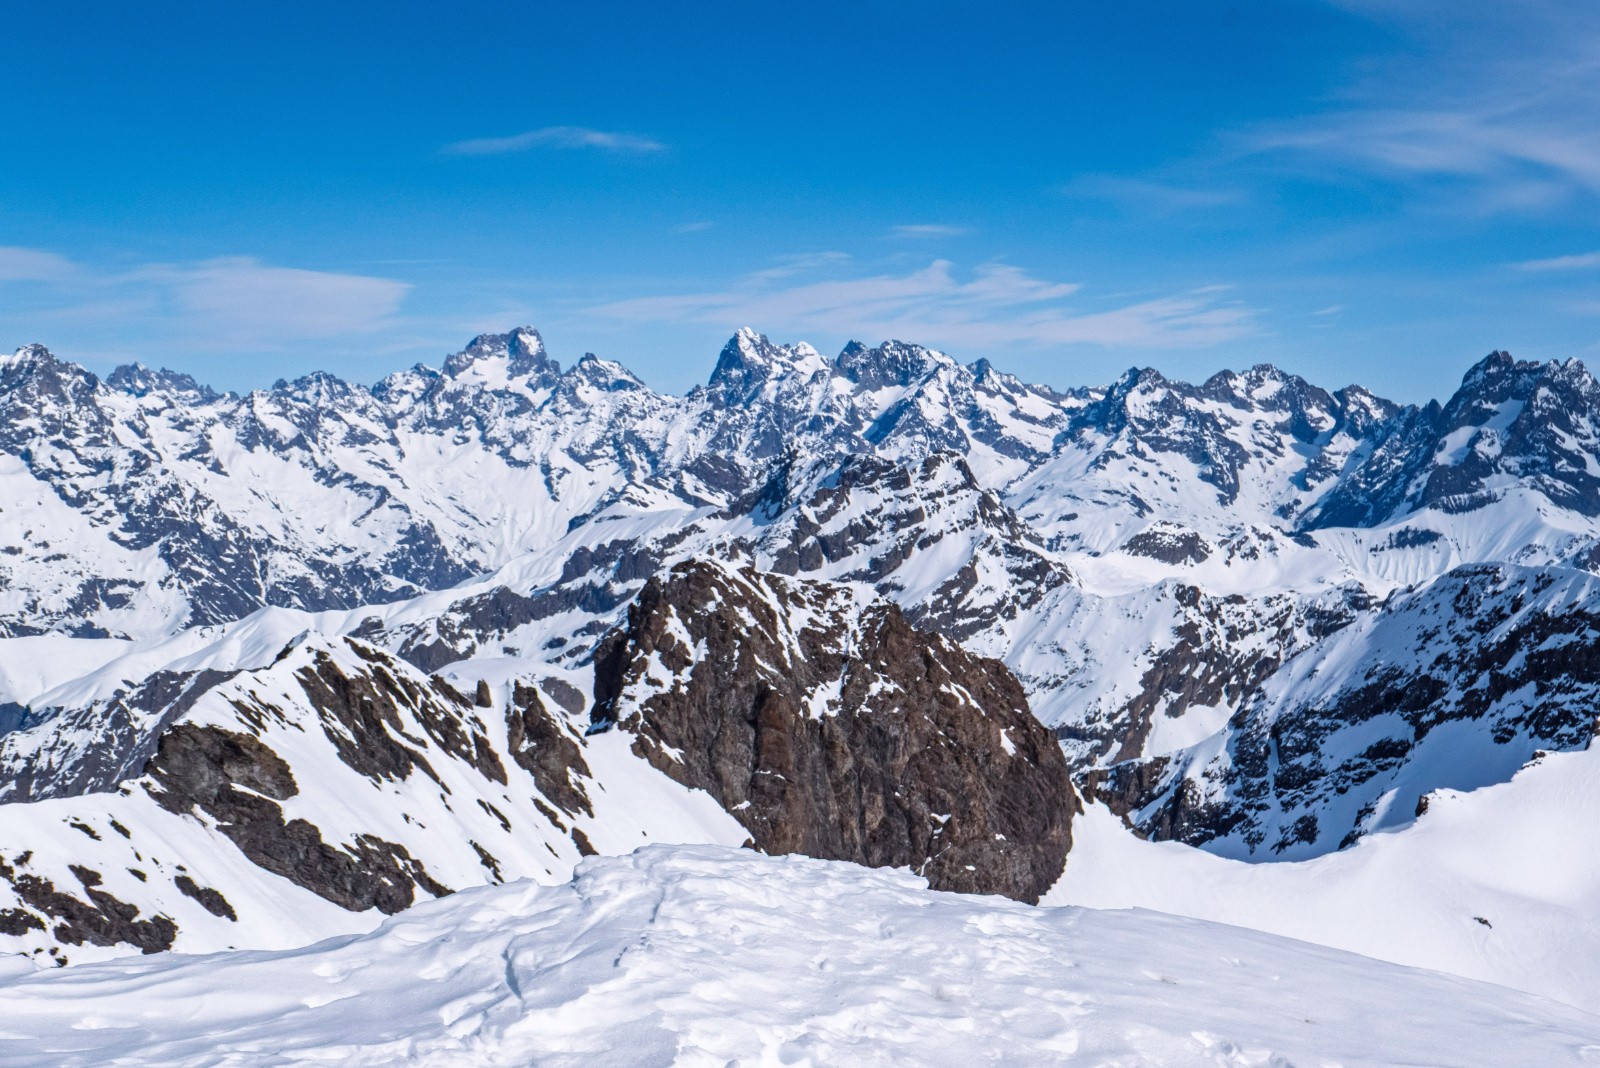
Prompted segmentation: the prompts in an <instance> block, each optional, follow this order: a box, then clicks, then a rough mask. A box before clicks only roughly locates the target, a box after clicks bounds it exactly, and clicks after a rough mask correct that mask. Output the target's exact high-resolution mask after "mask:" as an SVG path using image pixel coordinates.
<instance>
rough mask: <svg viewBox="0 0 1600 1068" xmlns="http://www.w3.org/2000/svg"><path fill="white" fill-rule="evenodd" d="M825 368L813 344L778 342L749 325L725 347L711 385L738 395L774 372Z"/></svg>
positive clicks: (754, 386) (766, 378)
mask: <svg viewBox="0 0 1600 1068" xmlns="http://www.w3.org/2000/svg"><path fill="white" fill-rule="evenodd" d="M823 367H824V361H823V359H822V357H821V355H820V354H819V353H818V352H817V350H816V349H814V348H812V347H811V346H810V345H807V344H805V343H804V342H801V343H800V344H797V345H778V344H775V343H773V342H772V341H770V340H768V338H767V336H766V335H765V334H758V333H756V331H754V330H752V329H751V328H750V327H748V326H746V327H741V328H740V329H739V331H738V333H736V334H734V335H733V336H732V337H731V338H729V339H728V343H727V344H726V345H724V346H722V352H721V353H719V354H718V356H717V364H716V366H715V367H714V368H712V371H711V378H710V380H709V382H708V384H709V385H710V386H711V387H712V388H713V389H715V388H718V387H720V388H722V389H723V390H725V391H727V392H729V393H733V394H735V395H747V394H749V393H751V392H752V391H753V390H755V389H757V388H759V387H760V386H761V385H762V384H763V383H765V382H766V381H767V380H768V379H769V378H772V377H773V376H774V375H775V374H779V373H783V372H793V373H799V374H801V375H808V374H813V373H815V372H817V371H820V370H822V369H823Z"/></svg>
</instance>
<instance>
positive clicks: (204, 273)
mask: <svg viewBox="0 0 1600 1068" xmlns="http://www.w3.org/2000/svg"><path fill="white" fill-rule="evenodd" d="M145 273H146V274H147V276H148V277H150V278H151V279H152V280H154V281H156V282H158V283H160V284H165V285H166V286H167V287H169V288H170V291H171V295H172V298H173V300H174V302H175V304H176V305H177V307H178V308H179V309H180V311H181V314H182V315H183V317H184V318H185V319H186V320H188V321H189V323H190V324H191V325H192V326H194V327H196V328H199V329H202V330H204V331H205V332H206V333H207V334H208V335H209V336H211V337H214V338H217V339H218V340H219V341H223V342H225V343H228V344H231V345H239V346H248V345H250V344H252V343H254V344H264V345H266V346H271V345H274V344H278V343H281V342H283V341H290V340H299V339H312V338H328V337H338V336H341V335H345V334H361V333H370V332H372V331H374V330H377V329H379V328H381V327H382V326H384V325H386V323H387V321H388V319H389V317H390V316H392V315H394V313H395V312H396V311H398V310H399V308H400V303H401V301H402V300H404V299H405V295H406V293H408V292H409V291H410V289H411V286H410V285H408V284H407V283H405V282H398V281H395V280H394V279H390V278H374V277H370V276H367V275H357V274H340V273H337V272H332V271H308V270H304V269H301V268H297V267H274V266H271V265H268V264H264V263H261V262H259V261H257V260H254V259H250V258H247V257H229V258H225V259H214V260H207V261H205V262H203V263H196V264H190V265H185V266H177V267H153V268H148V269H147V270H146V272H145Z"/></svg>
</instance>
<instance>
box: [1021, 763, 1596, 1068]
mask: <svg viewBox="0 0 1600 1068" xmlns="http://www.w3.org/2000/svg"><path fill="white" fill-rule="evenodd" d="M1596 826H1600V750H1596V749H1587V750H1582V751H1579V752H1571V753H1549V754H1545V755H1543V756H1541V757H1540V758H1539V759H1538V760H1536V761H1535V762H1534V763H1532V764H1531V765H1529V766H1528V767H1526V768H1524V769H1523V770H1522V771H1520V772H1519V773H1517V774H1516V776H1515V777H1514V778H1511V779H1510V781H1509V782H1504V783H1499V784H1496V785H1492V786H1485V787H1482V788H1480V789H1476V790H1472V791H1470V792H1461V791H1455V790H1439V791H1436V792H1434V793H1431V794H1429V795H1428V804H1427V811H1426V812H1424V813H1423V814H1422V816H1420V817H1419V818H1418V819H1417V820H1416V822H1415V823H1412V824H1410V825H1408V826H1406V827H1404V828H1403V829H1400V830H1396V831H1389V832H1383V833H1376V834H1369V835H1367V836H1366V837H1364V838H1362V839H1361V840H1360V841H1359V842H1357V843H1356V844H1355V845H1354V846H1353V847H1352V848H1349V849H1346V850H1343V851H1341V852H1338V853H1330V854H1327V855H1324V856H1320V857H1316V858H1314V859H1311V860H1303V861H1294V862H1283V861H1280V862H1277V863H1264V864H1263V863H1245V862H1242V861H1236V860H1228V859H1224V858H1222V857H1218V856H1214V855H1212V854H1210V853H1206V852H1203V851H1201V850H1197V849H1193V848H1190V847H1187V846H1184V845H1180V844H1178V843H1175V842H1148V841H1143V840H1141V839H1139V838H1136V837H1135V836H1134V835H1132V834H1131V833H1130V832H1129V831H1127V830H1126V829H1125V828H1124V827H1123V826H1122V824H1121V823H1120V822H1119V821H1118V820H1117V819H1116V818H1115V817H1114V816H1112V815H1111V814H1110V813H1109V812H1108V811H1107V810H1106V809H1105V808H1104V807H1103V806H1099V805H1092V806H1089V807H1088V810H1087V812H1086V813H1085V815H1084V816H1083V817H1082V818H1081V819H1079V820H1078V821H1077V822H1076V823H1075V824H1074V825H1073V849H1072V855H1071V857H1070V858H1069V861H1068V863H1067V869H1066V873H1065V874H1064V875H1063V877H1062V879H1061V881H1060V882H1059V883H1058V884H1057V885H1056V887H1055V888H1054V889H1052V890H1051V891H1050V893H1049V894H1048V895H1047V896H1046V898H1045V901H1046V902H1049V903H1057V904H1068V903H1070V904H1075V905H1088V906H1093V907H1096V908H1147V909H1157V910H1160V911H1162V912H1169V913H1175V914H1178V915H1183V916H1195V917H1200V918H1203V919H1208V920H1216V921H1219V922H1223V923H1234V924H1239V925H1240V926H1244V927H1252V928H1255V929H1257V930H1261V931H1268V932H1272V933H1274V934H1280V935H1286V936H1288V937H1291V938H1299V939H1304V940H1306V941H1308V942H1316V943H1318V944H1321V945H1327V946H1335V947H1338V948H1340V949H1347V950H1351V951H1353V952H1356V953H1362V954H1366V955H1368V956H1372V957H1377V958H1379V959H1381V960H1387V961H1394V962H1396V963H1399V964H1407V965H1413V966H1416V967H1424V968H1433V969H1437V970H1439V971H1445V972H1450V973H1452V974H1454V975H1462V976H1468V977H1471V978H1475V979H1482V980H1486V981H1489V982H1493V983H1499V984H1503V985H1505V986H1509V987H1515V988H1517V989H1520V990H1526V991H1530V992H1532V993H1536V994H1540V995H1543V996H1545V997H1549V998H1554V999H1556V1000H1559V1001H1564V1002H1567V1003H1568V1004H1572V1005H1576V1006H1579V1007H1581V1008H1584V1009H1587V1010H1589V1011H1591V1012H1597V1011H1600V841H1597V840H1596V838H1595V834H1594V828H1595V827H1596ZM1525 1063H1531V1062H1525Z"/></svg>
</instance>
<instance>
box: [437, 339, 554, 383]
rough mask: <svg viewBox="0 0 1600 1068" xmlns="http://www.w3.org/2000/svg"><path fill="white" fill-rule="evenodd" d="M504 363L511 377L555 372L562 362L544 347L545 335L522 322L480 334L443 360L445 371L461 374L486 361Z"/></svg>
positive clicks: (536, 375) (452, 375) (446, 372)
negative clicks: (558, 361)
mask: <svg viewBox="0 0 1600 1068" xmlns="http://www.w3.org/2000/svg"><path fill="white" fill-rule="evenodd" d="M486 361H487V362H490V363H500V362H503V363H504V365H505V368H504V369H505V374H507V375H508V376H510V377H512V378H532V377H543V376H552V377H553V376H555V375H558V374H560V373H561V365H560V364H558V363H557V362H556V361H555V360H553V359H551V358H550V356H549V354H548V353H547V352H546V351H545V347H544V338H543V337H541V336H540V335H539V331H537V330H535V329H534V328H533V327H531V326H519V327H516V328H514V329H512V330H509V331H507V332H506V333H504V334H479V335H478V336H477V337H475V338H473V339H472V340H471V341H470V342H468V343H467V347H466V348H464V349H462V350H461V351H460V352H458V353H456V354H455V355H453V356H451V357H450V358H449V359H447V360H446V361H445V363H444V374H445V375H446V376H448V377H450V378H458V377H461V376H464V375H467V374H468V373H470V372H472V371H473V369H474V368H478V369H479V370H480V372H481V370H482V368H480V367H479V365H480V364H483V363H485V362H486Z"/></svg>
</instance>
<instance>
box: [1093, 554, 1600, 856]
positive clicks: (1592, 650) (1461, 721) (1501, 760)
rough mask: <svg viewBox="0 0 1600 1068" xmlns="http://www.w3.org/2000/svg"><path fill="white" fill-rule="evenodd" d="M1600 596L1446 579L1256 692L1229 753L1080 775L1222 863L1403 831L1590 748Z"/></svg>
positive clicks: (1306, 655) (1244, 705)
mask: <svg viewBox="0 0 1600 1068" xmlns="http://www.w3.org/2000/svg"><path fill="white" fill-rule="evenodd" d="M1597 600H1600V583H1597V581H1596V580H1595V579H1594V578H1593V577H1592V576H1589V575H1586V574H1583V573H1581V572H1576V571H1565V572H1561V571H1554V570H1545V569H1537V570H1536V569H1525V568H1517V567H1513V566H1510V565H1475V566H1471V567H1462V568H1457V569H1456V570H1455V571H1452V572H1451V573H1450V574H1448V575H1446V576H1445V577H1444V578H1442V579H1440V580H1438V581H1437V582H1435V583H1434V584H1432V585H1431V586H1429V587H1427V588H1425V589H1423V590H1420V591H1417V592H1414V593H1410V594H1406V595H1402V596H1398V597H1395V598H1393V599H1392V601H1391V602H1389V603H1387V604H1385V605H1383V606H1382V607H1381V608H1379V609H1378V610H1376V611H1373V612H1371V613H1369V614H1368V615H1367V616H1366V617H1364V618H1362V619H1360V620H1359V621H1357V622H1356V623H1353V624H1351V625H1349V626H1348V627H1347V628H1345V629H1343V630H1341V631H1339V632H1338V633H1337V634H1335V635H1334V636H1333V637H1332V639H1331V640H1329V641H1327V642H1326V643H1324V644H1322V645H1320V646H1318V647H1316V648H1315V649H1314V650H1312V651H1308V652H1303V653H1301V654H1300V655H1298V656H1295V657H1292V658H1290V659H1289V660H1288V661H1287V662H1286V663H1285V664H1284V665H1283V666H1282V668H1281V669H1279V670H1276V671H1274V672H1273V673H1272V674H1271V675H1270V677H1263V678H1261V679H1259V680H1256V681H1255V682H1252V683H1251V684H1250V685H1251V689H1250V690H1249V691H1248V692H1247V693H1246V694H1245V695H1244V697H1243V700H1242V702H1241V707H1240V709H1239V711H1238V712H1237V713H1235V714H1234V716H1233V718H1232V721H1231V722H1230V724H1229V732H1228V735H1227V736H1226V738H1225V740H1224V741H1225V744H1223V745H1221V746H1219V745H1217V744H1214V743H1213V742H1205V743H1202V744H1200V745H1197V746H1193V747H1190V748H1186V749H1183V750H1179V751H1177V752H1175V753H1171V754H1167V755H1160V756H1145V757H1141V758H1137V759H1132V760H1123V761H1121V762H1118V763H1114V764H1112V765H1111V766H1109V767H1105V768H1099V769H1094V770H1091V771H1089V772H1087V773H1086V774H1085V775H1084V776H1083V777H1082V784H1083V787H1084V791H1085V794H1086V796H1088V797H1090V798H1092V799H1094V800H1098V801H1103V802H1105V803H1106V804H1107V805H1108V806H1109V807H1110V808H1111V809H1112V810H1113V811H1114V812H1117V813H1119V814H1122V815H1123V816H1125V817H1126V818H1128V819H1129V820H1130V821H1131V822H1133V823H1134V824H1135V826H1136V827H1137V828H1138V829H1139V830H1141V831H1142V832H1143V833H1145V834H1147V835H1149V836H1151V837H1153V838H1162V839H1175V840H1178V841H1183V842H1188V843H1190V844H1192V845H1203V846H1205V847H1207V848H1208V849H1211V850H1213V851H1215V852H1220V853H1225V854H1234V855H1239V856H1256V857H1258V858H1259V857H1263V856H1264V857H1267V858H1274V859H1275V858H1278V857H1283V858H1285V859H1292V858H1300V857H1306V856H1315V855H1317V854H1319V853H1324V852H1328V851H1330V850H1333V849H1338V848H1343V847H1345V846H1348V845H1351V844H1353V843H1354V842H1355V841H1356V840H1357V839H1358V838H1360V836H1361V835H1363V834H1365V833H1367V832H1369V831H1373V830H1378V829H1383V828H1389V827H1394V826H1396V825H1398V824H1401V823H1404V822H1408V821H1409V820H1411V819H1414V818H1416V817H1417V816H1418V815H1419V814H1420V813H1421V812H1423V811H1425V810H1426V807H1427V806H1426V797H1427V795H1428V794H1429V793H1430V792H1432V791H1434V790H1438V789H1444V788H1451V789H1471V788H1473V787H1476V786H1480V785H1485V784H1487V783H1490V782H1496V781H1501V780H1503V779H1504V778H1509V777H1510V776H1511V774H1513V773H1514V772H1515V771H1516V770H1517V769H1518V768H1519V767H1521V766H1522V765H1523V764H1524V763H1526V762H1527V761H1528V760H1531V759H1533V758H1534V757H1535V755H1536V754H1538V753H1539V752H1541V751H1546V750H1567V749H1579V748H1584V747H1586V746H1588V745H1589V744H1590V742H1591V741H1592V739H1593V738H1594V737H1595V734H1596V726H1597V719H1596V713H1595V709H1596V707H1597V706H1600V614H1597V613H1596V612H1595V611H1594V608H1593V606H1594V604H1595V603H1596V601H1597ZM1330 665H1332V666H1333V667H1334V668H1335V669H1336V670H1330ZM1257 682H1259V685H1257V684H1256V683H1257Z"/></svg>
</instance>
